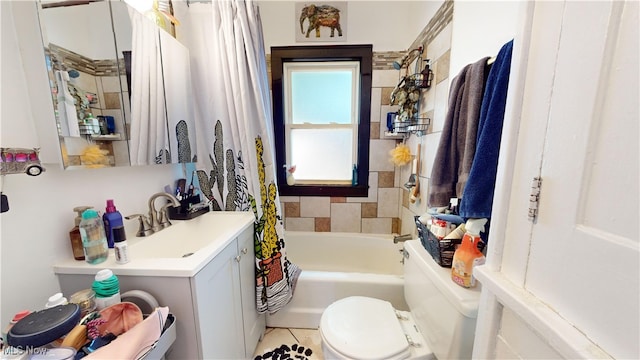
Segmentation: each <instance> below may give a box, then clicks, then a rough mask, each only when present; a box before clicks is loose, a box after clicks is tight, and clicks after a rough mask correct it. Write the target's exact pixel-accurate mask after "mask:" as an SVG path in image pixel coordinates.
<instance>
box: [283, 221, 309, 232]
mask: <svg viewBox="0 0 640 360" xmlns="http://www.w3.org/2000/svg"><path fill="white" fill-rule="evenodd" d="M285 228H286V229H287V230H290V231H314V230H315V220H314V218H291V219H285Z"/></svg>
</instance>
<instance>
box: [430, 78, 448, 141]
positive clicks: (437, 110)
mask: <svg viewBox="0 0 640 360" xmlns="http://www.w3.org/2000/svg"><path fill="white" fill-rule="evenodd" d="M448 102H449V81H443V82H441V83H440V84H437V85H436V95H435V103H434V109H433V110H434V115H433V117H434V119H433V131H442V128H443V127H444V119H445V117H446V116H447V105H448Z"/></svg>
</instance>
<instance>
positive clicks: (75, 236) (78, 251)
mask: <svg viewBox="0 0 640 360" xmlns="http://www.w3.org/2000/svg"><path fill="white" fill-rule="evenodd" d="M87 209H91V206H78V207H74V208H73V211H75V212H76V213H78V215H77V216H76V219H75V226H74V227H73V229H71V231H69V240H71V251H72V252H73V258H74V259H76V260H84V248H83V247H82V236H80V227H79V225H80V221H82V213H83V212H84V211H85V210H87Z"/></svg>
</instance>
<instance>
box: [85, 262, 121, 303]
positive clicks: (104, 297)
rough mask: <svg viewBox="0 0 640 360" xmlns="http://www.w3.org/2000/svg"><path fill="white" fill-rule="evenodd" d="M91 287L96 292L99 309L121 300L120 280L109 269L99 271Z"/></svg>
mask: <svg viewBox="0 0 640 360" xmlns="http://www.w3.org/2000/svg"><path fill="white" fill-rule="evenodd" d="M91 289H93V291H94V292H95V293H96V299H95V301H96V310H98V311H100V310H102V309H104V308H106V307H109V306H111V305H115V304H118V303H119V302H120V282H119V281H118V278H117V277H116V276H115V275H114V274H113V271H111V270H109V269H104V270H100V271H98V273H97V274H96V277H95V280H94V281H93V284H92V285H91Z"/></svg>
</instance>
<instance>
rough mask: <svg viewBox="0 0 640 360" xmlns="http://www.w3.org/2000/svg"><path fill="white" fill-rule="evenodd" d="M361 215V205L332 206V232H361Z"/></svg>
mask: <svg viewBox="0 0 640 360" xmlns="http://www.w3.org/2000/svg"><path fill="white" fill-rule="evenodd" d="M361 214H362V210H361V208H360V204H356V203H344V204H331V231H333V232H360V231H361V221H362V217H361Z"/></svg>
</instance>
